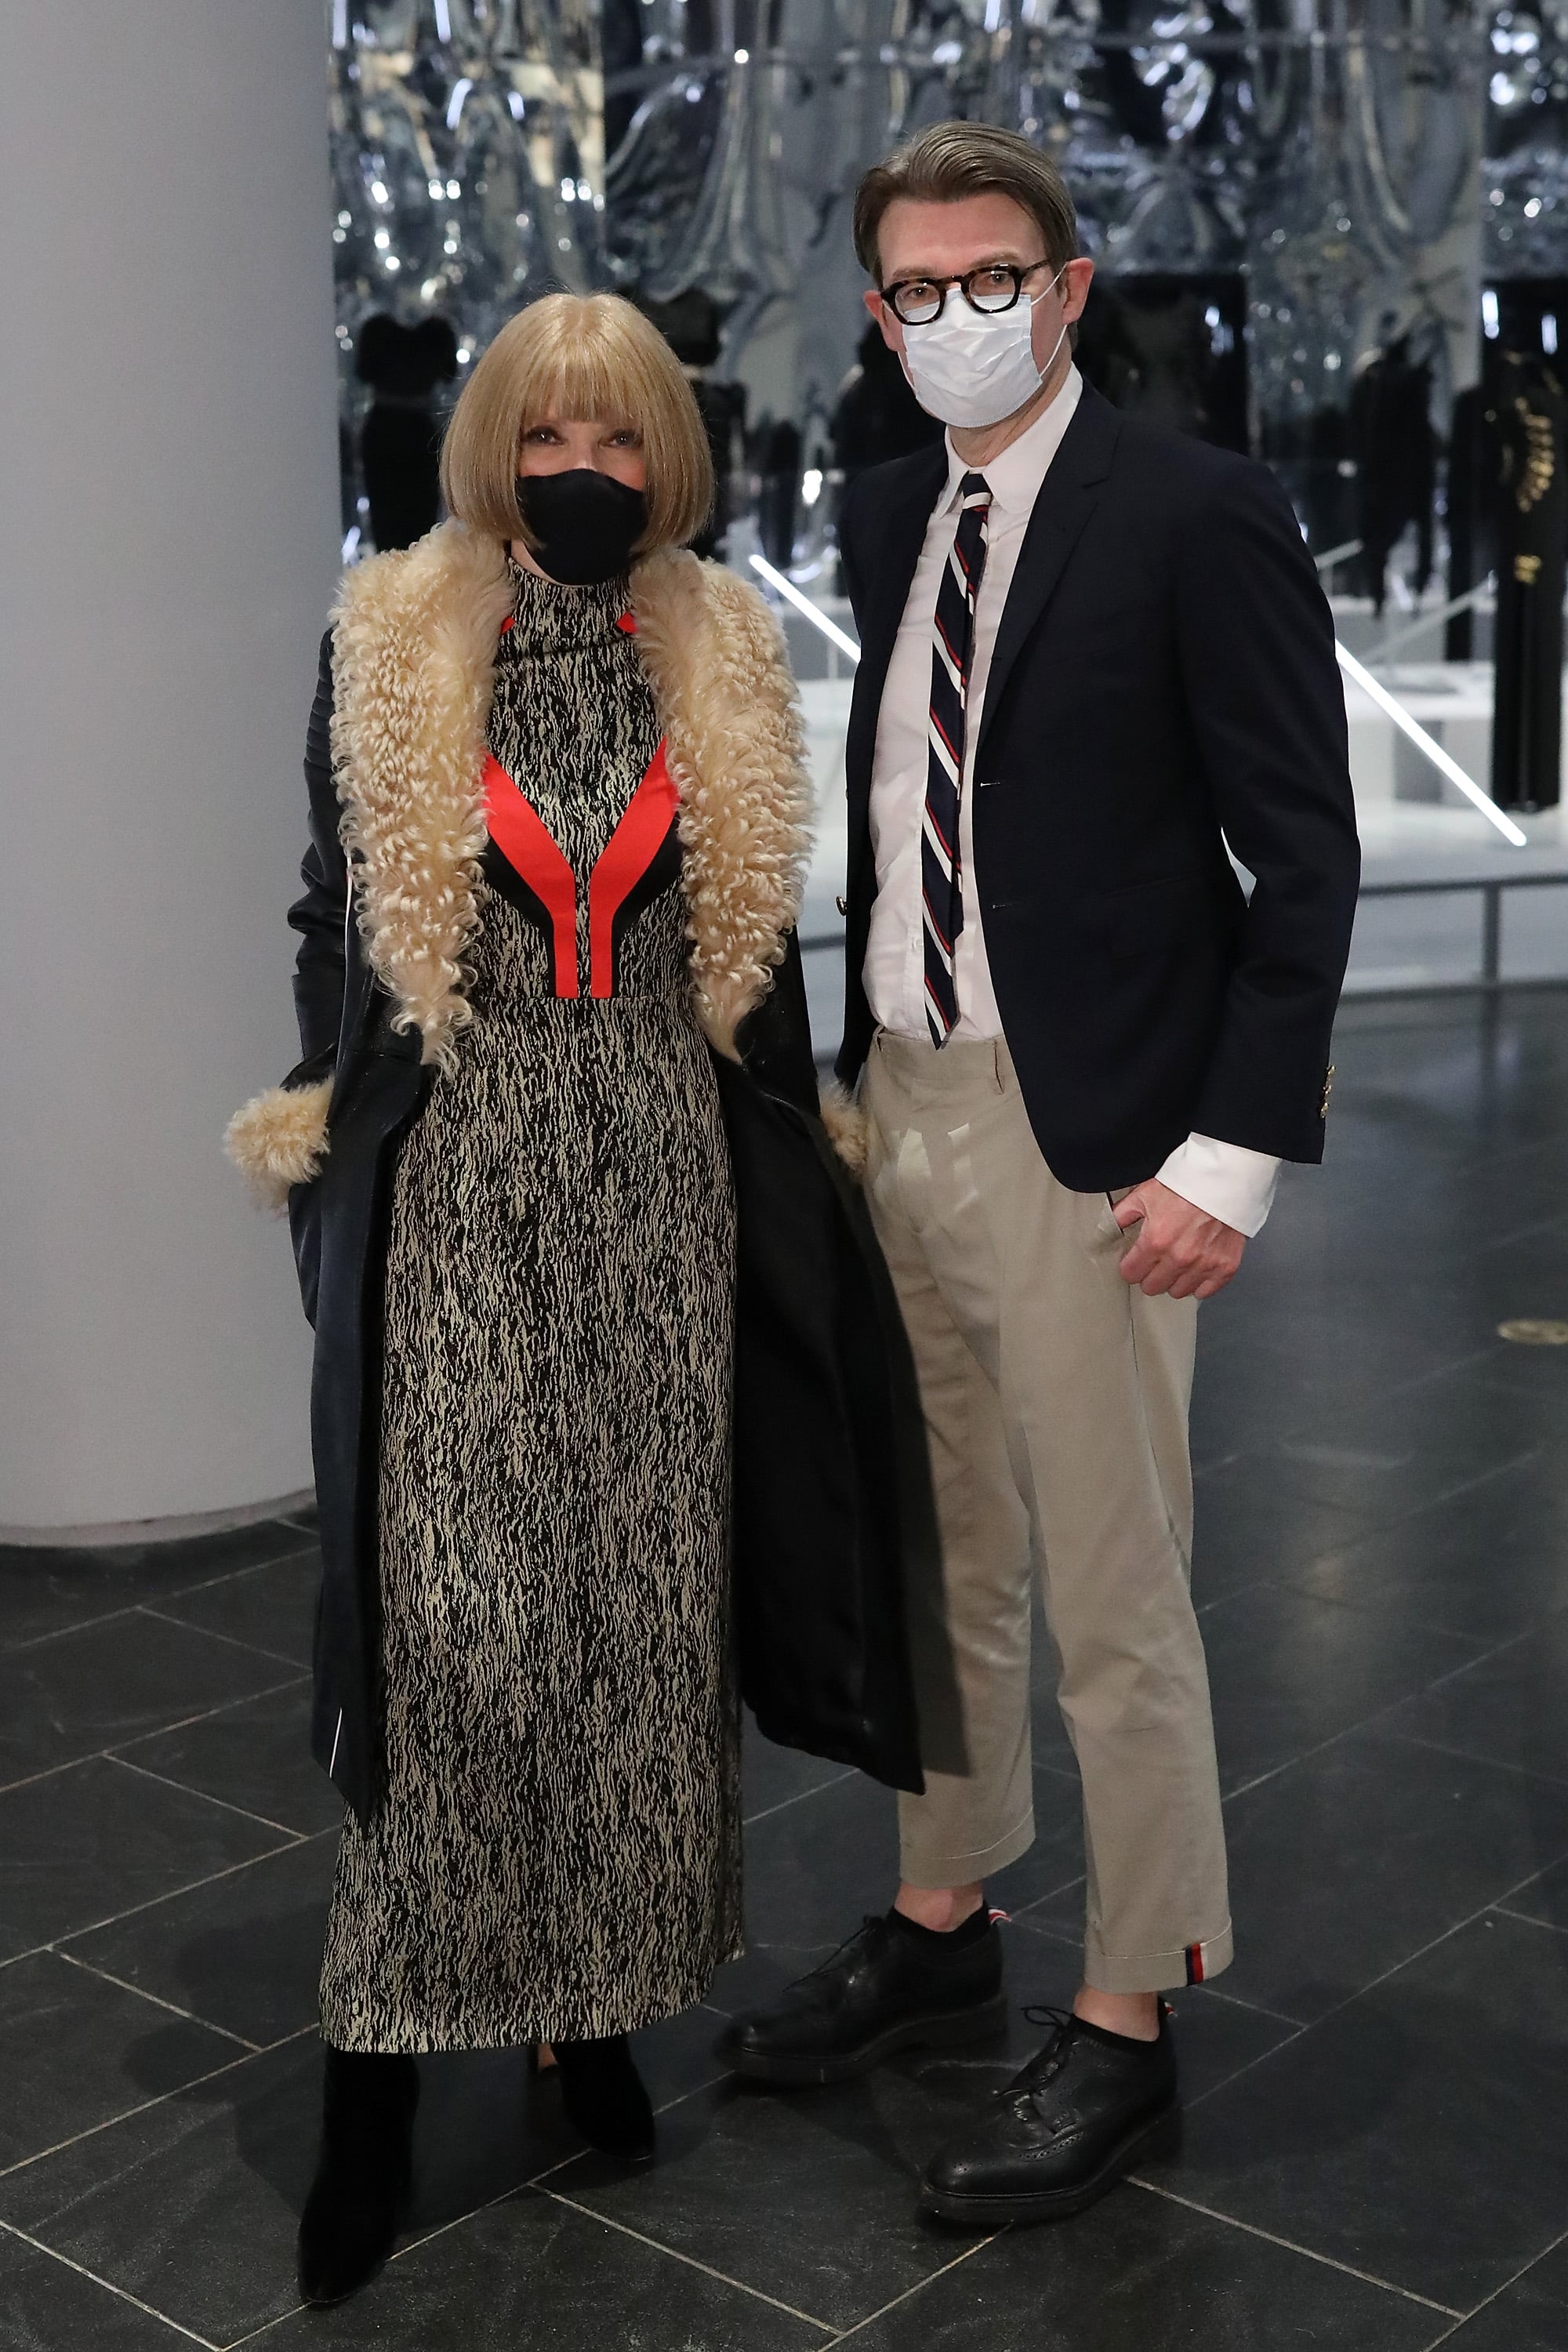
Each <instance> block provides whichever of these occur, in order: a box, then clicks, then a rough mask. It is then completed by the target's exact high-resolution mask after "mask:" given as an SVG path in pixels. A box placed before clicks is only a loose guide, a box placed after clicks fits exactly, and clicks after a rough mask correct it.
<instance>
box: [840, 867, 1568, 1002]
mask: <svg viewBox="0 0 1568 2352" xmlns="http://www.w3.org/2000/svg"><path fill="white" fill-rule="evenodd" d="M1531 889H1533V890H1551V889H1558V890H1568V872H1564V873H1561V874H1467V875H1456V876H1455V877H1453V878H1452V879H1449V878H1448V877H1443V878H1442V879H1440V880H1439V879H1436V878H1435V877H1434V878H1431V879H1423V880H1421V881H1415V882H1363V884H1362V886H1361V891H1360V894H1359V895H1360V897H1361V898H1436V897H1439V896H1441V895H1443V894H1446V893H1450V892H1453V891H1456V890H1477V891H1479V893H1480V898H1481V968H1480V971H1479V973H1478V974H1477V975H1476V977H1475V978H1474V979H1469V980H1421V981H1402V982H1397V983H1396V984H1393V985H1390V986H1388V987H1386V988H1355V989H1352V990H1351V991H1350V992H1349V993H1350V994H1352V995H1353V996H1356V997H1367V996H1447V995H1464V994H1473V993H1474V992H1476V991H1477V990H1479V991H1480V992H1482V993H1483V994H1485V995H1495V994H1496V993H1497V992H1498V991H1499V990H1500V989H1504V988H1561V987H1563V985H1564V984H1565V981H1568V975H1561V974H1559V975H1551V974H1548V975H1544V976H1542V977H1541V978H1539V979H1529V980H1505V979H1504V978H1503V974H1502V894H1503V892H1504V891H1505V890H1531ZM844 938H845V935H844V933H843V932H842V931H819V932H817V933H816V934H814V935H813V937H811V938H810V939H805V940H802V941H801V943H800V951H801V953H802V955H803V956H805V955H818V954H826V952H827V951H828V950H831V949H835V948H837V949H842V947H843V945H844Z"/></svg>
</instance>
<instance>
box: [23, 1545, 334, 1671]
mask: <svg viewBox="0 0 1568 2352" xmlns="http://www.w3.org/2000/svg"><path fill="white" fill-rule="evenodd" d="M316 1549H318V1546H317V1545H316V1544H315V1543H314V1542H311V1543H304V1544H291V1545H290V1546H289V1549H288V1550H287V1551H280V1552H274V1553H273V1554H272V1556H271V1557H270V1559H252V1560H247V1561H246V1563H245V1565H244V1566H243V1567H242V1568H225V1569H220V1570H219V1571H218V1573H217V1575H216V1576H208V1577H204V1578H203V1580H202V1581H201V1582H200V1583H199V1584H182V1585H180V1586H179V1587H178V1588H177V1589H176V1591H174V1592H173V1593H163V1595H161V1596H160V1597H161V1598H162V1599H163V1600H164V1601H171V1600H175V1601H183V1600H184V1598H185V1596H186V1594H187V1593H191V1592H212V1591H216V1588H217V1587H218V1586H219V1585H220V1584H229V1583H232V1582H233V1580H234V1579H235V1578H236V1577H237V1576H254V1575H255V1574H256V1573H257V1572H258V1570H260V1569H264V1568H281V1567H283V1566H285V1565H286V1563H287V1562H288V1561H289V1560H291V1559H302V1558H303V1557H304V1555H305V1553H306V1552H308V1551H314V1550H316ZM104 1572H105V1574H106V1575H110V1576H113V1575H116V1574H118V1573H119V1572H120V1571H119V1570H114V1569H109V1570H105V1571H104ZM149 1606H150V1604H149V1603H148V1602H146V1601H121V1603H120V1604H119V1606H118V1607H117V1608H114V1609H103V1610H100V1612H99V1613H98V1615H97V1616H95V1617H80V1618H78V1619H76V1620H75V1622H73V1623H71V1624H69V1625H56V1626H53V1627H51V1629H50V1630H49V1632H48V1633H29V1634H28V1635H27V1636H26V1639H25V1640H23V1641H20V1642H7V1643H3V1644H0V1657H6V1658H19V1657H20V1656H21V1655H22V1654H23V1653H24V1652H25V1651H27V1650H36V1649H37V1648H38V1647H39V1645H40V1644H41V1643H45V1642H63V1641H67V1640H68V1639H69V1637H70V1635H71V1634H73V1633H91V1632H93V1631H94V1630H95V1628H97V1627H98V1626H100V1625H111V1624H112V1623H113V1622H114V1620H115V1619H116V1618H117V1617H133V1616H135V1615H136V1614H137V1613H138V1612H142V1611H145V1610H148V1609H149ZM179 1622H181V1623H182V1624H184V1619H183V1618H182V1619H181V1620H180V1621H179ZM205 1630H206V1629H205V1627H204V1626H198V1627H196V1628H195V1631H196V1632H198V1633H202V1632H205Z"/></svg>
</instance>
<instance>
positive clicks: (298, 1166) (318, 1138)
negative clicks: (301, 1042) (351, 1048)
mask: <svg viewBox="0 0 1568 2352" xmlns="http://www.w3.org/2000/svg"><path fill="white" fill-rule="evenodd" d="M331 1097H332V1082H331V1078H321V1079H320V1080H319V1081H318V1082H317V1084H316V1085H314V1086H312V1087H268V1088H267V1090H266V1092H265V1093H264V1094H259V1095H257V1096H255V1097H253V1098H252V1099H251V1100H250V1101H249V1102H247V1104H246V1106H245V1108H244V1109H243V1110H237V1111H236V1112H235V1115H234V1117H233V1118H231V1119H230V1120H229V1123H228V1127H227V1129H226V1132H225V1135H224V1139H223V1140H224V1150H226V1152H227V1153H228V1156H229V1158H230V1159H231V1160H233V1162H234V1164H235V1166H236V1167H237V1169H238V1170H239V1172H240V1174H241V1175H242V1176H243V1177H244V1178H245V1180H246V1181H247V1184H248V1185H249V1186H250V1189H251V1191H252V1192H254V1193H255V1195H256V1198H257V1202H258V1204H259V1206H260V1207H262V1208H264V1209H270V1210H272V1212H273V1213H274V1214H281V1213H282V1211H283V1209H284V1208H285V1207H286V1206H287V1204H288V1200H289V1189H290V1187H291V1186H292V1185H295V1184H308V1183H309V1182H310V1179H311V1177H312V1176H314V1175H316V1174H317V1172H318V1171H319V1170H320V1168H321V1161H322V1160H323V1159H324V1158H325V1156H326V1150H327V1105H328V1104H329V1102H330V1101H331Z"/></svg>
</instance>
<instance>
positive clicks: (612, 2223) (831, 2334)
mask: <svg viewBox="0 0 1568 2352" xmlns="http://www.w3.org/2000/svg"><path fill="white" fill-rule="evenodd" d="M539 2194H540V2195H541V2196H542V2197H548V2198H549V2200H550V2201H551V2203H552V2204H553V2205H564V2206H565V2207H566V2208H567V2210H568V2211H569V2212H573V2213H581V2214H582V2215H583V2217H584V2220H585V2221H601V2222H603V2224H604V2226H605V2229H607V2230H618V2231H620V2232H621V2234H622V2236H623V2237H626V2238H631V2239H634V2240H635V2241H636V2242H637V2244H638V2245H639V2246H648V2247H650V2248H651V2249H652V2250H653V2252H655V2253H656V2254H668V2257H669V2259H670V2261H671V2262H676V2263H685V2264H686V2266H687V2268H688V2269H689V2270H694V2271H700V2272H701V2273H703V2275H704V2277H706V2278H710V2279H717V2280H718V2281H719V2283H720V2284H721V2286H731V2287H734V2288H735V2289H736V2290H737V2292H738V2293H740V2294H749V2295H750V2296H751V2297H752V2300H753V2301H754V2302H757V2303H765V2304H769V2305H772V2307H773V2310H774V2311H782V2312H784V2313H785V2314H787V2315H788V2316H789V2317H790V2318H791V2319H803V2320H805V2324H806V2326H808V2327H818V2328H820V2329H821V2331H822V2334H823V2336H824V2337H825V2338H826V2342H827V2343H828V2344H831V2343H832V2342H833V2341H834V2340H835V2336H836V2331H835V2328H834V2326H833V2322H832V2321H831V2320H830V2319H818V2318H816V2315H814V2314H813V2313H811V2312H809V2311H802V2310H800V2309H799V2307H798V2306H797V2305H795V2304H793V2303H783V2302H781V2301H780V2299H779V2297H778V2296H777V2295H776V2294H767V2293H766V2292H765V2291H764V2290H763V2288H762V2287H760V2286H748V2285H747V2284H746V2282H745V2280H744V2279H738V2278H731V2276H730V2274H729V2273H728V2271H717V2270H715V2269H714V2268H713V2265H712V2264H711V2263H701V2262H699V2261H698V2259H697V2257H696V2255H695V2254H683V2253H682V2252H681V2251H680V2249H679V2246H667V2245H664V2244H663V2243H662V2242H660V2241H659V2240H658V2238H650V2237H648V2236H647V2232H646V2231H642V2230H634V2229H633V2228H632V2226H631V2224H630V2222H628V2221H616V2219H615V2217H614V2216H613V2215H612V2214H609V2213H601V2212H598V2211H597V2210H595V2208H594V2207H593V2206H592V2205H580V2204H579V2203H578V2202H577V2200H576V2199H575V2198H574V2197H564V2196H563V2195H562V2193H561V2191H560V2189H541V2190H540V2191H539Z"/></svg>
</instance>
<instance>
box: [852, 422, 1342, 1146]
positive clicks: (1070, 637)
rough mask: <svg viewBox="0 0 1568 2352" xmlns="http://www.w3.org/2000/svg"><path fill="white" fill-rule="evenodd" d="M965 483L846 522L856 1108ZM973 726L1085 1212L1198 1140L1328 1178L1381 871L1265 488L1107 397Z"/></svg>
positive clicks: (893, 495) (1251, 470) (1250, 472)
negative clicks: (897, 676) (1324, 1164)
mask: <svg viewBox="0 0 1568 2352" xmlns="http://www.w3.org/2000/svg"><path fill="white" fill-rule="evenodd" d="M946 475H947V453H946V449H945V447H942V446H939V447H937V448H933V449H929V450H922V451H921V452H920V453H919V454H918V455H916V456H914V457H901V458H899V459H897V460H896V461H895V462H894V463H892V464H891V465H887V466H879V467H875V468H874V469H873V470H872V471H870V472H869V473H867V474H863V475H861V476H860V478H858V480H857V481H856V482H855V484H854V485H853V487H852V488H851V489H850V490H849V492H848V494H847V498H846V499H845V502H844V509H843V512H842V515H841V518H840V523H839V538H840V550H841V554H842V560H843V564H844V571H845V576H846V579H847V585H848V589H849V594H850V601H851V603H852V604H853V605H854V608H855V616H856V620H857V622H858V625H859V631H860V639H861V648H862V651H861V660H860V665H859V667H858V671H857V673H856V677H855V692H854V700H853V704H852V706H851V710H850V718H849V734H848V745H847V781H848V794H849V857H848V874H847V908H848V915H847V957H848V969H847V1001H846V1007H845V1024H844V1045H843V1049H842V1052H841V1054H840V1055H839V1060H838V1075H839V1076H840V1077H841V1078H842V1079H843V1080H844V1081H845V1083H846V1084H847V1085H850V1086H853V1084H854V1083H855V1081H856V1079H857V1077H858V1074H859V1071H860V1067H861V1065H862V1063H863V1062H864V1060H865V1057H866V1054H867V1051H868V1046H869V1045H870V1042H871V1038H872V1035H873V1033H874V1029H875V1023H874V1021H873V1018H872V1014H871V1011H870V1007H869V1005H868V1003H867V999H866V992H865V989H864V986H863V985H862V982H861V967H862V965H863V963H864V961H865V955H866V940H867V933H868V927H869V924H870V917H871V903H872V900H873V898H874V897H875V895H876V873H875V866H874V860H873V857H872V852H871V837H870V796H871V763H872V757H873V753H874V751H875V748H876V738H877V719H878V713H879V709H880V706H881V698H882V688H883V683H884V680H885V679H886V677H887V672H888V663H889V657H890V656H891V654H892V650H893V641H894V639H895V637H896V635H897V634H898V628H899V624H900V620H901V618H902V616H903V610H904V605H905V603H906V600H907V598H908V595H909V591H910V582H911V580H912V579H913V577H914V572H915V566H916V563H917V562H918V560H919V557H920V552H921V544H922V541H923V540H924V537H925V531H926V526H927V524H928V522H929V520H930V519H931V511H932V509H933V507H934V506H935V503H936V500H937V499H938V498H939V497H940V495H941V493H942V488H943V485H944V483H945V481H946ZM979 728H980V734H979V740H978V744H977V748H976V757H975V761H974V770H973V776H974V783H973V794H974V805H973V824H974V856H973V862H974V877H973V878H974V886H975V888H976V890H977V892H978V895H979V899H980V906H981V912H982V917H983V919H984V929H985V947H986V954H987V958H988V961H989V963H990V967H991V974H992V979H993V982H994V988H995V994H996V1003H997V1006H998V1009H999V1011H1000V1013H1001V1016H1002V1026H1003V1031H1004V1034H1005V1038H1006V1042H1007V1046H1008V1050H1009V1052H1010V1053H1011V1055H1012V1057H1013V1061H1014V1064H1015V1066H1016V1069H1017V1073H1018V1083H1019V1086H1020V1088H1021V1090H1022V1093H1023V1097H1024V1101H1025V1105H1026V1108H1027V1111H1028V1115H1029V1119H1030V1122H1031V1125H1032V1126H1033V1129H1034V1132H1035V1135H1036V1137H1037V1140H1038V1142H1039V1146H1040V1150H1041V1151H1042V1152H1043V1154H1044V1155H1045V1159H1046V1160H1047V1164H1048V1166H1049V1167H1050V1168H1051V1170H1052V1171H1053V1173H1054V1174H1055V1175H1056V1176H1057V1177H1058V1179H1059V1180H1060V1181H1061V1182H1062V1183H1064V1184H1066V1185H1068V1186H1070V1187H1071V1188H1072V1189H1073V1190H1074V1191H1078V1192H1089V1191H1099V1190H1101V1189H1110V1188H1113V1187H1115V1186H1118V1185H1124V1184H1135V1183H1138V1182H1140V1181H1142V1180H1143V1179H1144V1178H1145V1177H1148V1176H1152V1175H1153V1174H1154V1173H1155V1172H1156V1171H1157V1170H1158V1169H1159V1167H1160V1166H1161V1163H1162V1162H1163V1160H1164V1159H1165V1157H1166V1154H1167V1153H1168V1152H1170V1151H1171V1150H1173V1149H1174V1148H1175V1146H1176V1145H1177V1144H1179V1143H1180V1142H1182V1141H1183V1140H1184V1138H1185V1137H1186V1136H1187V1135H1189V1134H1190V1133H1193V1132H1197V1133H1199V1134H1204V1135H1212V1136H1216V1137H1218V1138H1220V1139H1223V1140H1224V1141H1226V1142H1229V1143H1239V1144H1245V1145H1247V1146H1248V1147H1249V1148H1250V1149H1251V1150H1255V1151H1264V1152H1268V1153H1271V1154H1273V1155H1274V1156H1275V1157H1277V1158H1279V1159H1282V1160H1319V1159H1321V1156H1322V1145H1323V1120H1324V1118H1325V1115H1326V1111H1327V1095H1328V1062H1329V1053H1330V1039H1331V1032H1332V1026H1333V1018H1334V1010H1335V1007H1336V1005H1337V1003H1338V1001H1339V993H1340V987H1341V983H1342V980H1343V976H1344V968H1345V961H1346V958H1347V956H1348V954H1349V952H1350V938H1351V926H1352V921H1353V919H1354V914H1355V903H1356V891H1357V886H1358V882H1359V877H1360V849H1359V845H1358V843H1357V839H1356V827H1355V810H1354V804H1353V802H1352V794H1351V782H1350V771H1349V764H1348V759H1347V751H1346V733H1345V714H1344V698H1343V694H1342V689H1341V686H1340V678H1339V671H1338V667H1337V666H1336V663H1335V659H1334V649H1333V630H1332V624H1331V620H1330V616H1329V608H1328V604H1327V602H1326V601H1325V599H1324V596H1323V593H1322V590H1321V587H1320V585H1319V582H1318V577H1317V572H1316V571H1315V569H1314V567H1313V564H1312V560H1311V558H1310V555H1309V554H1308V552H1307V551H1306V548H1305V547H1304V545H1303V544H1302V541H1301V534H1300V530H1299V528H1298V526H1297V522H1296V518H1295V516H1294V514H1293V512H1292V511H1291V508H1290V504H1289V499H1287V498H1286V496H1285V493H1284V491H1283V490H1282V489H1281V488H1279V483H1278V482H1277V481H1276V480H1275V478H1274V477H1273V475H1272V474H1270V473H1269V472H1268V468H1267V467H1263V466H1261V465H1258V464H1255V463H1254V462H1253V461H1252V460H1251V459H1249V458H1246V457H1236V456H1234V455H1232V454H1231V453H1230V452H1229V451H1227V450H1223V449H1215V448H1211V447H1209V446H1207V445H1206V444H1205V443H1203V442H1200V441H1194V440H1189V439H1187V438H1185V437H1184V436H1180V435H1177V434H1173V433H1168V432H1164V431H1162V430H1159V429H1156V428H1155V427H1153V426H1151V425H1143V424H1141V423H1139V422H1138V420H1137V419H1136V418H1132V417H1124V416H1122V415H1120V414H1119V413H1118V412H1117V410H1115V409H1114V408H1112V407H1111V406H1110V403H1109V402H1108V401H1105V400H1103V399H1102V398H1101V397H1100V394H1098V393H1096V392H1093V391H1091V390H1090V389H1089V387H1088V386H1086V387H1085V389H1084V391H1083V394H1082V395H1081V397H1080V399H1079V405H1078V409H1077V412H1076V413H1075V415H1074V416H1073V419H1072V422H1071V423H1070V425H1068V430H1067V433H1066V435H1065V436H1064V438H1063V441H1062V445H1061V447H1060V448H1059V450H1058V453H1057V456H1056V457H1055V459H1054V461H1053V463H1052V465H1051V467H1050V470H1049V472H1048V473H1047V476H1046V479H1045V483H1044V486H1043V487H1042V488H1041V491H1040V494H1039V497H1038V499H1037V500H1036V503H1035V509H1034V512H1033V514H1032V515H1031V517H1030V519H1029V523H1028V527H1027V530H1026V534H1025V538H1024V544H1023V548H1022V550H1021V551H1020V554H1019V558H1018V565H1017V570H1016V572H1015V574H1014V577H1013V582H1012V586H1011V589H1010V592H1009V593H1008V597H1007V602H1006V604H1005V608H1004V611H1003V614H1002V622H1001V627H1000V630H999V632H998V635H997V639H996V648H995V653H994V656H993V659H992V665H991V672H990V677H989V680H988V683H987V687H986V693H985V705H984V711H983V712H982V713H981V714H980V718H979ZM1227 843H1228V845H1229V847H1230V849H1231V851H1233V852H1234V854H1235V856H1236V859H1237V861H1238V862H1239V864H1240V865H1241V866H1244V867H1245V868H1246V869H1247V872H1248V873H1249V874H1251V875H1252V876H1253V877H1255V884H1254V887H1253V889H1252V893H1251V896H1250V898H1244V897H1243V894H1242V888H1241V886H1240V884H1239V883H1238V881H1237V877H1236V874H1235V871H1234V868H1233V866H1232V864H1231V861H1230V858H1229V857H1228V856H1226V844H1227Z"/></svg>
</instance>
